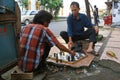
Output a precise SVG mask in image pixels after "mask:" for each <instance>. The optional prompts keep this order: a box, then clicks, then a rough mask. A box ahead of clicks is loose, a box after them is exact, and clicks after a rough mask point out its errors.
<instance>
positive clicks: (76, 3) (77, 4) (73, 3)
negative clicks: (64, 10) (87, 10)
mask: <svg viewBox="0 0 120 80" xmlns="http://www.w3.org/2000/svg"><path fill="white" fill-rule="evenodd" d="M72 5H76V6H77V7H78V8H80V7H79V3H78V2H75V1H73V2H72V3H71V4H70V7H71V6H72Z"/></svg>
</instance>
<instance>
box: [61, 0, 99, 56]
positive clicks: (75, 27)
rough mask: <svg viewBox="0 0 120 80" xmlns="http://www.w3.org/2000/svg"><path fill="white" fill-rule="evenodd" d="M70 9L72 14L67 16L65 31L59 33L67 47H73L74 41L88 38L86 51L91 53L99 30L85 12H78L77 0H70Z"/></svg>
mask: <svg viewBox="0 0 120 80" xmlns="http://www.w3.org/2000/svg"><path fill="white" fill-rule="evenodd" d="M70 9H71V12H72V14H71V15H69V16H68V18H67V32H66V31H61V32H60V35H61V37H62V38H63V39H64V40H65V42H66V43H68V47H69V48H71V47H74V46H75V42H76V41H79V40H84V39H89V46H88V49H87V52H88V53H92V52H93V51H94V45H95V43H96V42H97V39H96V34H97V33H98V32H99V29H98V27H97V26H95V25H93V24H92V23H91V22H90V20H89V19H88V17H87V16H86V15H85V14H82V13H79V11H80V7H79V3H78V2H72V3H71V5H70ZM85 28H87V30H85ZM96 55H98V54H96Z"/></svg>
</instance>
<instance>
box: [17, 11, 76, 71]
mask: <svg viewBox="0 0 120 80" xmlns="http://www.w3.org/2000/svg"><path fill="white" fill-rule="evenodd" d="M52 18H53V17H52V15H51V14H50V13H48V12H47V11H44V10H41V11H39V12H38V13H37V14H36V15H35V17H34V19H33V23H32V24H29V25H27V26H26V27H24V28H23V29H22V31H21V35H20V58H19V61H18V66H19V68H20V69H21V70H22V71H24V72H34V71H36V70H37V69H38V68H39V66H40V65H41V63H44V62H45V60H46V58H47V56H48V54H49V51H50V48H51V47H52V46H57V47H58V48H59V49H60V50H62V51H65V52H68V53H70V54H72V55H74V54H75V53H74V52H73V51H71V50H69V49H67V48H66V47H65V46H63V45H62V44H61V43H60V42H59V41H58V40H57V39H56V37H55V36H54V34H53V33H52V32H51V31H50V29H48V25H49V23H50V21H51V20H52Z"/></svg>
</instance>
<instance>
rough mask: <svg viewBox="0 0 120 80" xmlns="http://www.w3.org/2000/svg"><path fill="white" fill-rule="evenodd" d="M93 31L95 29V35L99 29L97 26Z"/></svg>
mask: <svg viewBox="0 0 120 80" xmlns="http://www.w3.org/2000/svg"><path fill="white" fill-rule="evenodd" d="M94 29H95V32H96V34H98V32H99V28H98V27H97V26H94Z"/></svg>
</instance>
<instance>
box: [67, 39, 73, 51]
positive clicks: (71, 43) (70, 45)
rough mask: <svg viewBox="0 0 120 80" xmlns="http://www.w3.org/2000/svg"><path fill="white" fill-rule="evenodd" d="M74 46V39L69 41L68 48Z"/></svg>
mask: <svg viewBox="0 0 120 80" xmlns="http://www.w3.org/2000/svg"><path fill="white" fill-rule="evenodd" d="M73 46H74V43H73V42H72V41H69V42H68V48H69V49H71V47H73Z"/></svg>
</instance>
